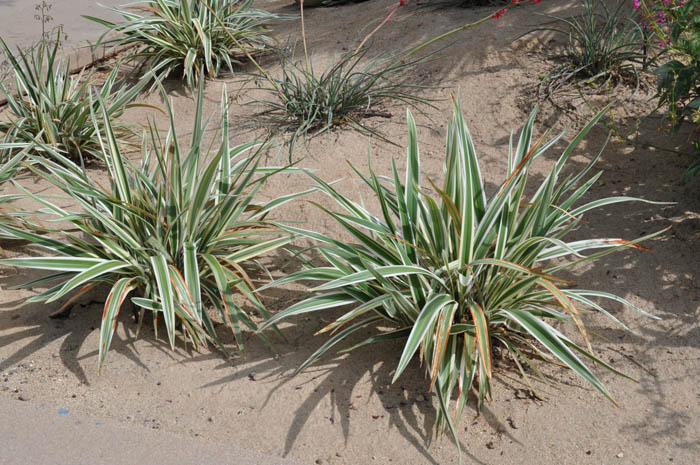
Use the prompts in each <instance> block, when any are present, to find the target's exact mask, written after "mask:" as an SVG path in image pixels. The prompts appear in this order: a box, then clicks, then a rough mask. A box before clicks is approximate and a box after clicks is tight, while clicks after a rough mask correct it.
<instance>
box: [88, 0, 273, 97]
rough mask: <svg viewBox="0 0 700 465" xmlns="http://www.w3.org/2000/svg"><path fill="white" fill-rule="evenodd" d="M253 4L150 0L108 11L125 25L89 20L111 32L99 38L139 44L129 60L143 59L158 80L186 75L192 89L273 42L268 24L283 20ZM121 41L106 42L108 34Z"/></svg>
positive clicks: (246, 0)
mask: <svg viewBox="0 0 700 465" xmlns="http://www.w3.org/2000/svg"><path fill="white" fill-rule="evenodd" d="M252 3H253V2H252V0H147V1H146V2H145V5H140V6H132V7H129V8H110V10H111V11H113V12H115V13H117V14H119V15H120V16H121V17H123V18H124V21H122V22H118V23H114V22H111V21H107V20H104V19H99V18H95V17H92V16H85V18H87V19H89V20H92V21H95V22H98V23H100V24H102V25H104V26H106V27H107V28H108V30H107V31H106V32H105V34H103V36H102V37H101V38H100V40H98V42H97V44H96V46H98V45H100V44H101V43H102V42H106V43H111V44H113V45H114V47H121V46H130V45H134V46H136V47H137V48H136V51H135V52H134V53H132V54H131V55H130V56H129V57H130V58H131V59H137V58H145V59H146V60H148V64H149V66H150V67H151V68H152V70H153V72H154V73H155V75H157V76H158V77H159V79H164V78H167V77H168V76H170V75H171V74H178V73H181V75H182V76H183V77H184V79H185V80H186V81H187V84H188V85H189V86H190V87H194V86H195V81H196V78H197V77H198V76H199V75H200V74H205V75H207V76H210V77H215V76H217V75H218V74H219V73H220V72H221V71H222V70H228V71H231V72H232V71H233V68H234V63H238V61H237V60H236V58H237V57H241V56H243V55H244V54H246V53H255V52H259V51H261V50H263V49H265V47H268V46H270V45H271V44H272V39H271V38H270V37H268V36H267V35H265V32H266V27H265V25H266V23H268V22H271V21H277V20H280V19H284V18H285V17H283V16H280V15H275V14H272V13H268V12H266V11H262V10H257V9H254V8H252V6H251V5H252ZM113 32H117V33H119V34H120V35H121V37H119V38H116V39H109V40H105V36H106V35H107V34H109V33H113Z"/></svg>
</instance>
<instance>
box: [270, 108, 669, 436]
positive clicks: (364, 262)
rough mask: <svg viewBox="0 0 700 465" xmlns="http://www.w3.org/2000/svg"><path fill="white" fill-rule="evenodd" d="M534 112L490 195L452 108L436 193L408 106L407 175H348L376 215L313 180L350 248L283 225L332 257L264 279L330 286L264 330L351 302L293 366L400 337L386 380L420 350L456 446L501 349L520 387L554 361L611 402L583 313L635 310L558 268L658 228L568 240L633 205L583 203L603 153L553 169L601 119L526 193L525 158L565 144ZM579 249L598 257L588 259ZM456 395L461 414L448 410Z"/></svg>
mask: <svg viewBox="0 0 700 465" xmlns="http://www.w3.org/2000/svg"><path fill="white" fill-rule="evenodd" d="M535 115H536V112H533V113H532V114H531V115H530V117H529V118H528V120H527V122H526V123H525V126H524V128H523V130H522V132H521V133H520V138H519V140H518V143H517V147H515V148H514V147H513V141H512V139H511V143H510V147H509V150H508V157H507V160H508V172H507V173H508V174H507V176H506V179H505V180H504V181H503V182H502V183H501V185H500V186H498V188H497V189H496V190H495V191H494V192H493V193H492V195H491V196H487V192H486V191H487V187H486V184H485V182H484V180H483V178H482V176H481V172H480V169H479V163H478V159H477V155H476V150H475V148H474V145H473V142H472V138H471V135H470V133H469V130H468V129H467V125H466V123H465V122H464V118H463V116H462V113H461V110H460V108H459V103H456V104H455V107H454V116H453V119H452V123H451V125H450V127H449V129H448V135H447V147H446V159H445V168H444V173H445V179H444V182H443V184H442V187H438V186H437V185H436V184H435V183H434V182H433V181H432V180H430V179H429V180H428V182H429V185H426V184H425V183H424V181H423V180H422V179H421V166H420V157H419V150H418V139H417V134H416V132H417V131H416V126H415V123H414V121H413V118H412V117H411V115H410V113H409V115H408V128H409V142H408V156H407V161H406V177H405V181H404V182H402V181H401V180H400V178H399V172H398V169H397V168H396V165H395V164H394V165H393V171H392V173H391V174H390V175H389V176H379V175H378V174H376V173H375V172H374V171H373V170H372V169H371V167H370V171H369V174H363V173H360V172H359V171H357V170H356V173H357V174H358V175H359V176H360V177H361V178H362V180H363V181H364V182H365V183H366V184H367V185H368V186H369V188H370V189H371V190H372V191H373V194H374V195H376V198H377V200H378V205H379V206H380V212H379V214H375V213H373V212H371V211H369V210H367V209H366V208H365V207H364V206H363V205H362V204H359V203H357V202H354V201H352V200H350V199H349V198H347V197H345V196H343V195H342V194H341V193H339V192H338V191H337V190H336V189H335V188H334V187H333V186H332V185H330V184H328V183H326V182H324V181H322V180H321V179H319V178H317V177H314V179H315V180H316V182H317V188H318V189H319V190H320V191H321V192H323V193H325V194H326V195H327V196H328V197H329V198H330V199H331V200H332V201H333V203H335V204H337V205H338V206H339V207H340V208H341V210H342V211H333V210H330V209H326V208H325V207H322V206H320V205H319V208H321V209H323V210H324V211H325V212H326V213H327V214H328V215H330V216H331V217H332V218H333V219H334V220H335V221H337V223H338V225H339V226H340V228H341V229H342V230H343V231H344V232H346V233H348V234H350V235H351V236H352V237H353V238H354V240H355V241H356V243H353V244H349V243H344V242H341V241H339V240H336V239H334V238H332V237H330V236H328V235H325V234H321V233H317V232H312V231H308V230H304V229H300V228H296V227H287V229H288V230H289V231H290V232H293V233H296V234H299V235H302V236H306V237H307V238H310V239H312V240H314V241H317V243H318V245H316V246H314V250H316V251H318V252H319V253H320V254H321V255H322V256H323V257H324V258H325V259H326V260H327V265H326V266H313V267H309V268H308V269H305V270H302V271H299V272H296V273H294V274H291V275H289V276H286V277H284V278H281V279H279V280H277V281H276V282H274V283H272V284H270V285H269V286H276V285H280V284H284V283H289V282H293V281H297V280H315V281H325V282H324V283H322V284H321V285H319V286H317V287H316V288H314V290H315V291H316V292H315V294H314V295H313V296H312V297H309V298H307V299H306V300H303V301H301V302H299V303H296V304H294V305H292V306H290V307H289V308H287V309H286V310H283V311H281V312H280V313H277V314H276V315H274V316H273V317H272V318H271V319H269V320H268V321H267V322H266V323H265V324H264V325H263V327H262V328H261V329H264V328H266V327H268V326H271V325H274V324H276V323H278V322H279V321H281V320H283V319H285V318H289V317H292V316H295V315H300V314H304V313H309V312H317V311H326V310H327V309H331V308H337V307H347V306H352V308H351V309H349V310H348V311H347V312H346V313H344V314H343V315H342V316H340V317H338V318H337V319H336V320H335V321H334V322H332V323H330V324H329V325H328V326H326V327H324V328H323V329H321V330H320V331H319V333H329V334H331V337H330V339H329V340H328V341H327V342H326V343H324V344H323V345H322V346H321V347H320V348H319V349H318V350H317V351H316V352H315V353H314V354H312V355H311V356H310V357H309V358H308V359H307V360H306V361H305V362H304V363H303V364H302V365H301V366H300V367H299V370H302V369H304V368H305V367H307V366H308V365H309V364H311V363H313V362H314V361H315V360H317V359H318V358H319V357H320V356H321V355H323V354H324V353H325V352H327V351H328V350H329V349H330V348H332V347H333V346H335V345H336V344H338V343H339V342H341V341H343V340H344V339H345V338H347V337H348V336H350V335H352V334H354V333H357V332H359V331H360V330H363V331H364V330H365V329H366V328H372V327H375V328H377V327H380V328H382V329H381V330H380V329H378V330H377V331H378V334H376V335H374V336H372V337H369V338H368V339H366V340H365V341H363V342H360V343H359V344H357V345H355V346H353V347H351V348H350V349H347V350H352V349H354V348H356V347H359V346H362V345H365V344H370V343H375V342H380V341H386V340H390V339H405V340H406V344H405V347H404V349H403V353H402V354H401V358H400V361H399V363H398V366H397V368H396V372H395V374H394V381H396V380H397V379H398V378H399V377H400V376H401V374H402V373H403V372H404V370H405V369H406V367H407V366H408V364H409V362H410V361H411V360H413V358H414V356H415V355H416V354H418V355H419V357H420V360H421V362H424V363H425V365H426V372H427V376H428V378H429V379H430V386H431V388H433V389H434V390H435V392H436V393H437V399H438V414H437V423H436V428H437V430H438V431H443V430H444V429H445V428H448V429H449V430H450V431H451V432H452V434H453V436H454V437H455V440H456V437H457V432H456V429H455V422H456V420H457V419H458V418H459V417H460V414H461V412H462V410H463V408H464V406H465V403H466V400H467V397H468V396H469V393H470V391H471V389H472V385H473V384H474V383H475V382H476V388H475V389H476V392H477V395H478V400H479V404H481V403H482V402H483V401H484V399H485V398H487V397H489V396H490V392H491V380H492V377H493V376H494V374H493V355H492V354H493V352H494V349H495V348H496V347H497V348H499V349H500V350H501V351H502V353H505V354H507V355H508V354H509V355H510V357H511V359H512V361H513V363H514V364H515V366H517V368H518V369H519V371H520V373H521V374H522V376H523V377H524V378H525V380H526V381H527V382H528V383H530V381H529V378H528V376H529V373H531V371H530V369H529V367H533V368H534V367H535V365H534V364H533V363H532V362H533V361H534V360H536V359H544V360H549V361H554V360H555V359H558V360H559V361H561V362H562V363H563V364H565V365H566V366H568V367H569V368H571V369H572V370H573V371H574V372H576V373H577V374H578V375H580V376H581V377H582V378H583V379H584V380H585V381H587V382H589V383H590V384H591V385H593V386H594V387H595V388H596V389H598V390H599V391H600V392H602V393H603V394H604V395H605V396H606V397H610V393H609V392H608V390H607V389H606V388H605V386H604V385H603V383H602V382H601V381H600V380H599V379H598V377H597V376H596V375H595V374H594V372H593V371H592V370H591V368H589V367H588V366H587V365H586V364H585V363H584V360H589V361H593V362H594V363H597V364H598V365H600V366H602V367H605V368H607V369H610V370H612V371H614V372H616V373H618V372H617V371H616V370H615V369H614V368H612V367H611V366H609V365H608V364H607V363H605V362H604V361H602V360H601V359H600V358H599V357H597V356H596V355H595V353H594V352H593V349H592V346H591V341H590V338H589V336H588V333H587V331H586V328H585V326H584V323H583V319H582V315H581V312H582V308H581V307H587V308H589V309H592V310H594V311H598V312H600V313H602V314H604V315H606V316H607V317H609V318H610V319H612V320H613V321H614V322H615V323H618V324H620V325H621V326H623V327H624V324H622V323H621V322H620V321H619V320H618V319H617V318H616V317H615V316H613V315H612V314H611V313H609V312H608V311H607V310H605V309H604V308H603V307H602V306H601V305H600V304H599V303H597V300H598V299H609V300H613V301H616V302H620V303H622V304H624V305H626V306H629V307H632V308H637V307H635V306H634V305H632V304H631V303H630V302H628V301H627V300H625V299H623V298H621V297H618V296H616V295H613V294H610V293H607V292H601V291H594V290H585V289H579V288H576V287H573V286H572V283H570V282H569V281H567V280H566V279H563V278H561V277H560V276H558V275H557V273H558V272H559V271H561V270H564V269H568V268H571V267H573V266H575V265H577V264H579V263H581V262H583V261H587V260H592V259H595V258H597V257H600V256H603V255H605V254H608V253H610V252H613V251H615V250H617V249H619V248H630V247H640V246H639V245H638V242H640V241H642V240H645V239H648V238H650V237H653V236H655V235H656V234H659V233H655V234H651V235H649V236H646V237H642V238H638V239H635V240H633V241H626V240H622V239H608V238H594V239H580V240H574V241H568V242H567V240H566V235H567V233H568V232H570V231H571V230H572V229H573V228H574V227H576V225H577V224H579V222H580V221H581V218H582V216H583V215H584V213H586V212H588V211H590V210H593V209H595V208H598V207H603V206H606V205H611V204H614V203H618V202H628V201H633V200H639V199H633V198H630V197H612V198H604V199H598V200H593V201H590V202H588V203H583V204H579V201H580V200H581V199H582V197H583V195H584V194H585V193H586V192H587V191H588V190H589V189H590V188H591V186H593V185H594V184H595V183H596V181H597V180H598V179H599V177H600V175H601V173H597V174H595V175H593V176H591V177H590V178H588V179H584V178H585V177H586V175H587V173H588V172H589V170H590V169H591V168H592V167H593V165H594V164H595V162H596V161H597V160H598V158H599V157H600V153H598V154H597V155H595V156H593V157H592V159H591V161H590V163H589V164H588V165H587V166H585V167H584V168H583V169H582V170H581V171H580V172H578V173H572V174H569V175H567V176H563V174H562V173H563V169H564V167H565V165H566V162H567V160H568V159H569V157H570V156H571V154H572V152H573V150H574V148H575V147H576V145H577V144H578V142H579V141H580V140H581V139H582V138H583V137H584V136H585V135H586V133H587V132H588V131H589V130H590V129H591V128H592V127H593V126H594V125H595V124H596V122H597V121H598V120H599V119H600V118H601V117H602V113H601V114H599V115H597V116H596V117H595V118H594V119H593V120H592V121H591V122H590V123H589V124H588V125H587V126H586V127H585V128H584V129H583V130H582V132H581V133H579V134H578V135H577V136H576V137H575V138H574V139H573V141H572V142H571V144H570V145H569V146H568V147H567V148H566V149H565V150H564V152H563V153H562V155H561V156H560V157H559V159H558V161H557V162H556V163H555V164H554V166H553V167H552V169H551V171H550V172H549V174H548V175H547V176H546V177H545V179H544V181H543V182H542V184H541V185H540V186H539V188H537V189H536V190H532V189H530V188H529V186H528V185H527V181H528V174H529V170H530V167H531V166H532V164H533V162H534V161H535V160H537V159H538V158H539V157H541V156H542V155H543V154H544V153H545V152H546V151H547V149H549V148H550V147H552V146H553V145H554V144H555V143H556V142H557V141H558V140H559V139H560V138H561V135H559V136H557V137H555V138H553V139H552V140H549V141H546V142H543V140H544V136H543V137H542V138H540V139H539V140H538V141H537V142H535V143H534V144H533V143H532V140H531V139H532V134H533V123H534V121H535ZM562 177H563V179H561V178H562ZM588 251H593V252H592V253H590V254H588V255H585V254H586V252H588ZM265 287H267V286H265ZM638 310H639V311H642V310H640V309H638ZM642 312H643V311H642ZM643 313H644V312H643ZM552 321H554V322H565V323H573V326H575V327H576V328H578V332H579V333H580V334H579V338H580V341H581V342H575V340H574V339H573V338H571V337H569V336H566V335H564V334H563V333H562V332H560V330H559V329H557V328H555V327H554V326H553V325H552V324H551V323H550V322H552ZM386 328H390V329H386ZM526 362H527V365H526ZM525 367H528V369H526V368H525ZM536 373H539V372H536ZM533 391H534V388H533ZM453 394H456V410H451V409H450V405H451V404H452V402H453V399H455V397H454V396H453ZM458 445H459V443H458Z"/></svg>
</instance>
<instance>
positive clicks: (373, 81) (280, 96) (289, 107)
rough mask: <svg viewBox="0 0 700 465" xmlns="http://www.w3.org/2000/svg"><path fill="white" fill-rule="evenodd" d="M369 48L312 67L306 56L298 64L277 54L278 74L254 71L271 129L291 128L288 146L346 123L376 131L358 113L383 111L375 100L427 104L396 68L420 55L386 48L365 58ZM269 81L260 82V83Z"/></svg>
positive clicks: (411, 64)
mask: <svg viewBox="0 0 700 465" xmlns="http://www.w3.org/2000/svg"><path fill="white" fill-rule="evenodd" d="M368 50H369V48H366V47H365V48H362V49H360V50H356V51H355V52H349V53H345V54H343V55H341V56H340V57H338V58H336V59H335V60H334V61H333V62H332V63H331V65H330V66H328V67H327V68H326V69H325V70H324V71H322V72H318V71H316V70H315V69H314V67H313V64H312V62H311V60H310V59H308V58H307V61H306V64H305V65H300V64H298V63H297V62H296V61H295V60H294V57H293V56H284V55H282V56H281V64H282V73H281V75H280V76H279V77H271V76H269V75H256V79H258V80H259V81H260V82H261V83H263V88H264V89H265V90H267V91H268V92H269V94H270V95H271V97H272V98H271V99H269V100H258V101H256V102H255V103H258V104H261V105H262V106H263V107H264V108H265V110H264V111H263V113H262V115H261V117H262V120H263V121H264V122H265V123H266V124H267V125H270V126H272V127H274V128H275V129H277V130H282V131H287V132H291V133H292V134H293V135H292V138H291V144H290V151H291V148H292V147H293V145H294V142H295V141H296V140H297V139H298V138H299V137H306V136H308V135H311V134H313V135H318V134H321V133H323V132H325V131H327V130H329V129H331V128H332V127H334V126H338V125H343V124H349V125H351V126H352V127H354V128H356V129H359V130H361V131H364V132H369V133H372V134H374V135H377V136H379V137H382V136H381V134H378V133H377V132H376V131H372V130H371V129H369V128H368V127H367V126H365V125H364V124H363V123H362V121H361V120H362V118H366V117H370V116H385V117H386V116H388V115H387V114H386V112H383V111H381V110H378V109H377V105H378V104H381V103H382V102H386V101H389V100H398V101H401V102H403V103H406V104H408V105H410V106H414V107H415V106H416V105H417V104H419V103H425V104H429V100H428V99H426V98H423V97H420V96H419V95H418V94H417V91H418V90H419V89H421V88H423V87H422V86H419V85H415V84H409V83H408V82H407V79H405V78H402V77H401V76H400V73H402V72H403V71H406V70H407V69H410V68H413V67H415V66H416V65H417V64H418V63H420V62H422V61H424V60H425V57H423V58H419V59H416V60H412V61H408V60H407V61H401V60H399V59H397V58H396V57H395V56H393V55H391V54H383V55H380V56H377V57H373V58H370V59H366V55H367V52H368ZM266 83H267V84H270V85H269V86H265V84H266Z"/></svg>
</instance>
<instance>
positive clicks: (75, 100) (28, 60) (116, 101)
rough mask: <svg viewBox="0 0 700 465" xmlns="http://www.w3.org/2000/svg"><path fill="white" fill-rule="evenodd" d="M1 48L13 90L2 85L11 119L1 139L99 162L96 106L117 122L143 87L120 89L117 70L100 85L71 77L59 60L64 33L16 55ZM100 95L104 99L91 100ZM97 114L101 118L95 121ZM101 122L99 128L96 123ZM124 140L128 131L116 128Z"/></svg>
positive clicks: (1, 127) (3, 124) (0, 127)
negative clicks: (8, 67)
mask: <svg viewBox="0 0 700 465" xmlns="http://www.w3.org/2000/svg"><path fill="white" fill-rule="evenodd" d="M0 46H1V47H2V50H3V51H4V53H5V54H6V56H7V60H8V61H9V63H10V66H11V71H12V74H13V75H14V82H15V86H14V87H15V89H13V90H11V89H9V88H8V87H7V86H6V85H5V84H4V83H2V82H0V96H2V97H3V98H4V99H5V100H6V101H7V108H8V113H7V114H8V116H9V120H7V121H0V134H4V136H3V137H4V139H5V141H6V142H12V143H33V142H34V141H38V142H39V143H41V144H45V145H50V146H52V147H53V148H54V149H55V150H57V151H60V152H61V153H63V154H64V155H65V156H66V157H68V158H70V159H71V160H74V161H82V160H84V159H91V158H92V159H94V158H100V157H101V155H102V151H101V147H100V142H99V139H98V132H99V131H101V130H103V129H104V125H105V122H104V120H103V118H102V116H101V113H100V112H99V111H98V106H100V105H102V106H103V107H104V108H105V112H104V114H105V118H109V119H111V120H115V119H116V118H119V117H120V116H121V115H122V114H123V112H124V109H125V108H126V107H127V106H128V104H129V102H131V101H132V100H133V98H134V97H135V96H136V95H137V94H138V93H139V92H140V91H141V90H142V88H143V87H144V84H145V83H138V84H136V85H135V86H132V87H130V88H127V87H126V86H121V87H119V88H118V89H117V88H116V87H117V82H118V79H117V77H118V72H119V70H118V67H115V69H114V70H112V72H111V73H110V74H109V76H108V77H107V79H106V80H105V81H104V83H102V84H101V85H100V86H96V84H95V82H94V79H93V78H92V76H91V75H86V74H85V73H84V72H80V73H78V74H77V75H72V74H71V67H70V60H68V59H64V58H63V57H61V56H60V55H59V49H60V46H61V44H60V31H59V32H58V35H57V38H56V40H55V41H42V42H40V43H39V44H37V45H36V46H35V47H33V48H32V49H30V50H29V51H28V52H23V51H22V50H21V49H18V53H17V55H16V56H15V55H13V54H12V52H11V51H10V49H9V48H8V46H7V44H5V42H4V41H3V40H2V39H0ZM92 93H96V94H97V95H99V98H100V99H101V100H102V103H101V104H98V102H97V100H96V99H94V98H91V94H92ZM93 114H99V115H100V117H98V118H96V119H95V118H93ZM95 123H97V124H95ZM113 129H114V130H115V131H116V132H117V133H118V134H119V135H120V137H122V136H124V135H126V134H127V133H128V130H127V128H126V126H125V125H123V124H121V123H116V122H115V123H113Z"/></svg>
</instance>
